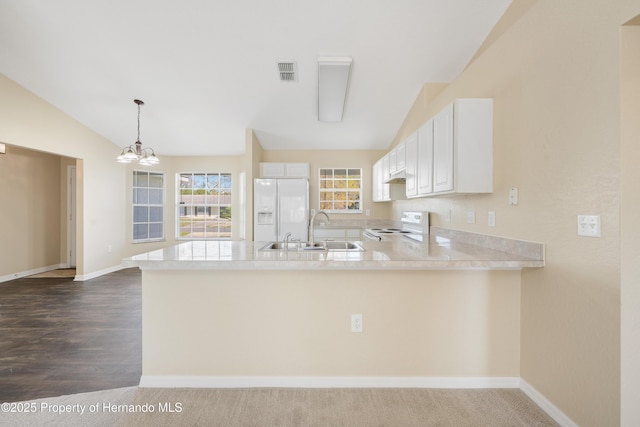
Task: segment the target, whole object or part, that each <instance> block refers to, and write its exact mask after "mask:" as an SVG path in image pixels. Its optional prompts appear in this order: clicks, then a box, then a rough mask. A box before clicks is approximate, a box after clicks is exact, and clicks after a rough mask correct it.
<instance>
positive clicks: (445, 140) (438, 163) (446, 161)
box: [433, 104, 454, 193]
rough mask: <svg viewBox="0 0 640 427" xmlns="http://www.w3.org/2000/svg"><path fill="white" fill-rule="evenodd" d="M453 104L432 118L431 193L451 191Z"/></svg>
mask: <svg viewBox="0 0 640 427" xmlns="http://www.w3.org/2000/svg"><path fill="white" fill-rule="evenodd" d="M453 148H454V147H453V104H449V105H447V106H446V107H445V108H444V109H443V110H442V111H440V112H439V113H438V114H437V115H436V116H435V117H434V118H433V191H434V192H436V193H437V192H441V191H452V190H453Z"/></svg>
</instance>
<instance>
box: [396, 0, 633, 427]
mask: <svg viewBox="0 0 640 427" xmlns="http://www.w3.org/2000/svg"><path fill="white" fill-rule="evenodd" d="M639 12H640V2H639V1H631V0H629V1H622V0H618V1H614V2H612V1H610V0H588V1H578V0H574V1H562V2H558V1H554V0H538V1H537V2H535V4H533V5H532V6H531V7H530V9H529V10H528V11H527V12H526V13H525V14H524V15H523V16H522V17H521V18H520V19H519V20H518V21H517V22H515V24H513V25H512V26H511V27H510V28H508V29H507V30H504V31H503V34H502V35H501V36H500V37H498V38H496V40H495V42H494V43H493V45H491V46H489V47H487V48H486V49H485V50H484V52H482V54H481V55H479V56H478V57H477V59H476V60H475V62H473V63H472V64H470V65H469V66H468V68H467V69H466V70H465V71H464V72H463V73H462V74H461V75H460V77H459V78H457V79H456V80H455V81H454V82H453V83H451V84H450V85H449V86H448V87H446V88H445V89H443V90H442V91H441V92H440V93H439V94H438V95H437V96H435V98H433V99H432V100H431V102H430V104H429V105H428V106H426V107H424V106H423V105H420V104H419V103H418V102H417V104H419V107H417V106H414V109H413V110H412V112H411V113H409V116H408V117H411V118H412V120H409V121H408V122H407V123H405V127H404V128H403V129H400V131H399V132H398V135H399V136H398V138H401V137H402V135H408V134H409V133H411V132H412V131H413V130H415V128H416V127H417V126H419V124H421V123H422V122H424V121H426V120H427V119H428V118H429V117H430V116H432V115H433V114H434V113H436V112H437V111H438V110H440V109H441V108H442V107H443V106H444V105H446V104H447V103H449V102H451V101H452V100H453V99H455V98H457V97H490V98H493V99H494V108H495V109H494V171H495V172H494V192H493V194H490V195H476V196H459V197H443V198H431V199H419V200H412V201H401V202H395V203H394V207H393V211H394V213H393V215H394V216H396V215H398V213H399V212H400V211H401V210H405V209H418V210H429V211H432V212H433V215H432V222H433V223H435V224H436V225H440V226H444V227H449V228H455V229H463V230H468V231H473V232H479V233H485V234H493V235H499V236H507V237H512V238H518V239H526V240H533V241H540V242H544V243H545V244H546V248H547V264H546V267H545V268H544V269H540V270H532V271H525V272H524V273H523V277H522V359H521V376H522V378H523V379H524V380H526V381H527V382H528V383H529V384H531V385H532V386H533V387H534V388H536V389H537V390H538V391H539V392H541V393H542V394H543V395H544V396H545V397H546V398H547V399H549V400H550V401H551V402H552V403H553V404H555V405H556V406H557V407H558V408H560V410H562V411H563V412H564V413H565V414H566V415H568V416H569V417H570V418H571V419H573V420H574V421H575V422H576V423H578V424H579V425H581V426H603V425H607V426H609V425H618V424H619V422H620V357H621V356H620V290H621V289H620V256H621V253H620V243H621V241H620V220H619V215H620V198H621V195H620V189H619V186H620V172H619V171H620V159H621V153H620V103H619V102H620V88H619V83H620V55H619V52H620V40H619V30H620V26H621V25H622V24H623V23H624V22H626V21H627V20H628V19H630V18H632V17H633V16H635V15H636V14H638V13H639ZM420 96H423V95H422V94H421V95H420ZM415 115H422V118H423V120H416V119H415ZM635 120H636V122H637V116H636V119H635ZM634 137H635V138H636V139H635V140H634V144H635V145H633V146H631V144H628V145H627V149H629V150H630V151H631V153H632V154H635V158H636V159H637V154H638V148H637V147H638V145H637V134H635V136H634ZM396 142H397V141H396ZM632 164H634V165H636V163H632ZM636 173H637V172H636ZM636 178H637V177H636ZM629 182H633V183H634V184H633V185H635V188H636V189H637V182H638V181H637V179H636V180H635V181H633V180H632V179H631V180H630V181H629ZM510 187H518V188H519V190H520V204H519V205H517V206H508V204H507V195H508V189H509V188H510ZM636 191H637V190H636ZM626 194H628V193H626ZM623 196H625V194H623ZM632 206H633V207H632V209H636V210H637V206H638V205H637V204H635V205H632ZM470 210H474V211H475V212H476V219H477V221H476V224H467V223H466V212H467V211H470ZM449 211H450V212H451V222H447V221H446V218H447V213H448V212H449ZM488 211H495V212H496V227H495V228H491V227H488V226H487V212H488ZM636 213H637V211H636ZM579 214H595V215H600V216H601V221H602V237H601V238H586V237H579V236H577V222H576V221H577V215H579ZM635 216H636V217H637V215H635ZM636 231H637V230H636ZM636 236H637V234H636ZM637 242H638V240H637V239H634V240H633V241H627V242H626V244H627V245H628V246H631V247H632V248H635V249H634V253H635V254H636V255H635V261H636V264H635V266H636V267H634V268H637V260H638V258H637V248H638V243H637ZM629 274H630V275H631V276H633V275H634V274H635V276H633V277H635V278H636V279H637V277H638V276H637V270H635V271H634V272H630V273H629ZM635 284H636V285H637V280H636V281H635ZM635 307H636V309H637V305H636V306H635ZM635 331H636V333H637V332H638V329H637V327H636V329H635ZM636 342H637V341H636ZM635 354H637V351H636V353H635ZM636 390H637V386H636ZM635 398H636V401H637V393H636V394H635Z"/></svg>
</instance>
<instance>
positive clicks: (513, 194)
mask: <svg viewBox="0 0 640 427" xmlns="http://www.w3.org/2000/svg"><path fill="white" fill-rule="evenodd" d="M517 204H518V187H512V188H510V189H509V205H511V206H515V205H517Z"/></svg>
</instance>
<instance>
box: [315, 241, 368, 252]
mask: <svg viewBox="0 0 640 427" xmlns="http://www.w3.org/2000/svg"><path fill="white" fill-rule="evenodd" d="M322 244H323V245H324V246H325V247H326V248H327V250H330V251H358V252H362V251H364V248H363V247H362V246H360V244H358V243H356V242H333V241H327V242H323V243H322Z"/></svg>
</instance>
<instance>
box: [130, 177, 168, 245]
mask: <svg viewBox="0 0 640 427" xmlns="http://www.w3.org/2000/svg"><path fill="white" fill-rule="evenodd" d="M162 239H164V174H163V173H162V172H148V171H135V170H134V171H133V241H134V242H149V241H154V240H162Z"/></svg>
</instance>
